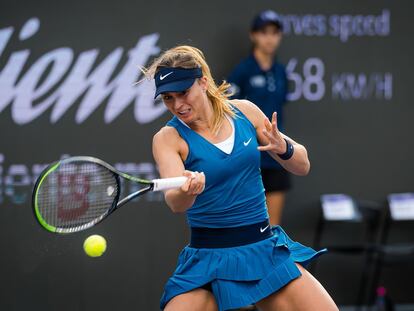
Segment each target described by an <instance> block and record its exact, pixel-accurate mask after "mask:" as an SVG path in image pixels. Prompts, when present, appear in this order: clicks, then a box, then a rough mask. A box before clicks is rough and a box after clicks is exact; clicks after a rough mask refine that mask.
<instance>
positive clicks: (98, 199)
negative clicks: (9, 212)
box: [37, 162, 119, 231]
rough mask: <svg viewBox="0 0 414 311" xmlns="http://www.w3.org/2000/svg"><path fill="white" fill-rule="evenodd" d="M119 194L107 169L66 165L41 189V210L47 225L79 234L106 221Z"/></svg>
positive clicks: (116, 185)
mask: <svg viewBox="0 0 414 311" xmlns="http://www.w3.org/2000/svg"><path fill="white" fill-rule="evenodd" d="M118 192H119V185H118V182H117V179H116V177H115V175H114V174H113V173H112V172H111V171H109V170H108V169H106V168H105V167H103V166H101V165H98V164H95V163H90V162H75V163H62V164H60V165H59V166H58V167H57V168H56V169H55V170H54V171H52V172H50V173H49V174H48V175H47V176H46V178H45V179H44V180H43V182H42V183H41V185H40V186H39V189H38V195H37V206H38V210H39V213H40V214H41V215H42V218H43V219H44V221H45V222H46V223H47V224H49V225H51V226H53V227H56V228H72V229H73V231H76V230H77V227H79V228H82V227H89V226H92V225H94V224H95V223H97V222H99V221H100V220H101V219H102V218H103V217H105V215H106V214H107V213H108V212H109V211H110V209H111V208H112V206H113V203H114V200H115V198H116V197H117V196H118ZM79 228H78V229H79Z"/></svg>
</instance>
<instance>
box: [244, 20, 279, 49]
mask: <svg viewBox="0 0 414 311" xmlns="http://www.w3.org/2000/svg"><path fill="white" fill-rule="evenodd" d="M250 39H251V40H252V42H253V45H254V49H258V50H260V51H261V52H262V53H265V54H274V53H276V51H277V49H278V47H279V45H280V42H281V40H282V33H281V32H280V30H279V28H277V27H276V26H275V25H272V24H269V25H267V26H265V27H263V28H262V29H260V30H258V31H255V32H251V33H250Z"/></svg>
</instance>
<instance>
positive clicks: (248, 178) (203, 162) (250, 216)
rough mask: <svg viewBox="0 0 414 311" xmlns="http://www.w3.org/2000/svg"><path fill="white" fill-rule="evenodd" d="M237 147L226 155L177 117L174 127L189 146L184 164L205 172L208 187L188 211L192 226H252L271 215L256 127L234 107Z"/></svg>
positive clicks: (170, 124) (169, 123)
mask: <svg viewBox="0 0 414 311" xmlns="http://www.w3.org/2000/svg"><path fill="white" fill-rule="evenodd" d="M234 111H235V113H236V116H235V118H234V131H235V138H234V146H233V150H232V152H231V153H230V154H226V153H225V152H223V151H222V150H220V149H219V148H217V147H216V146H214V145H213V144H212V143H210V142H209V141H207V140H206V139H205V138H203V137H202V136H201V135H199V134H198V133H196V132H195V131H193V130H192V129H190V128H188V127H187V126H185V125H184V124H182V123H181V122H180V120H178V119H177V117H173V118H172V119H171V120H170V121H169V122H168V123H167V126H172V127H174V128H175V129H176V130H177V131H178V133H179V134H180V136H181V137H182V138H183V139H184V140H185V141H186V143H187V145H188V149H189V153H188V156H187V159H186V160H185V161H184V166H185V168H186V169H187V170H189V171H198V172H204V174H205V176H206V187H205V189H204V191H203V192H202V193H201V194H199V195H198V196H197V198H196V200H195V202H194V205H193V206H192V207H190V208H189V209H188V210H187V221H188V223H189V225H190V226H191V227H208V228H225V227H237V226H244V225H250V224H254V223H258V222H261V221H264V220H266V219H268V218H269V216H268V213H267V208H266V199H265V193H264V187H263V183H262V177H261V174H260V151H259V150H257V146H258V142H257V138H256V129H255V128H254V126H253V124H251V122H250V121H249V120H248V119H247V118H246V116H245V115H244V114H243V113H242V112H241V111H240V110H238V109H237V108H236V107H234Z"/></svg>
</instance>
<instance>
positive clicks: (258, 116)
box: [232, 100, 310, 176]
mask: <svg viewBox="0 0 414 311" xmlns="http://www.w3.org/2000/svg"><path fill="white" fill-rule="evenodd" d="M232 103H233V104H234V105H236V106H237V107H238V108H239V109H240V110H241V111H242V112H243V113H244V114H245V115H246V117H247V118H248V119H249V120H250V122H251V123H252V124H253V125H254V127H255V128H256V135H257V139H258V141H259V144H260V145H261V146H259V150H260V151H267V152H268V153H269V155H270V156H271V157H272V158H273V159H275V160H276V161H277V162H279V163H280V164H281V165H282V166H283V167H284V168H285V169H286V170H287V171H289V172H291V173H293V174H295V175H302V176H304V175H307V174H308V173H309V170H310V162H309V159H308V153H307V151H306V148H305V147H304V146H302V145H301V144H299V143H297V142H296V141H294V140H293V139H292V138H290V137H288V136H286V135H285V134H283V133H281V132H279V130H278V128H277V118H276V113H274V114H273V117H272V121H271V122H270V121H269V119H268V118H267V117H266V115H265V114H264V113H263V112H262V111H261V110H260V109H259V107H257V106H256V105H255V104H253V103H252V102H250V101H247V100H233V101H232ZM285 139H287V140H288V141H289V142H290V143H291V144H292V145H293V147H294V152H293V156H292V157H291V158H290V159H288V160H283V159H281V158H280V157H279V156H278V154H284V153H285V152H286V141H285Z"/></svg>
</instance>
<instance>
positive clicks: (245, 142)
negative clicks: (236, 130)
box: [243, 137, 252, 146]
mask: <svg viewBox="0 0 414 311" xmlns="http://www.w3.org/2000/svg"><path fill="white" fill-rule="evenodd" d="M251 140H252V138H251V137H250V139H249V140H248V141H244V142H243V144H244V145H245V146H247V145H248V144H250V141H251Z"/></svg>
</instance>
